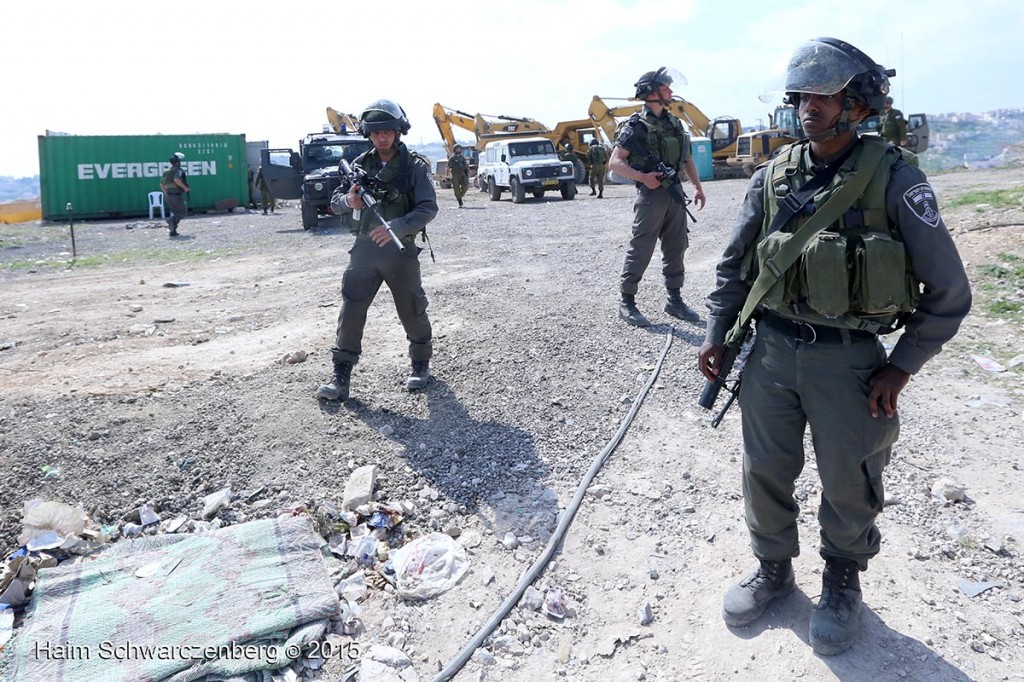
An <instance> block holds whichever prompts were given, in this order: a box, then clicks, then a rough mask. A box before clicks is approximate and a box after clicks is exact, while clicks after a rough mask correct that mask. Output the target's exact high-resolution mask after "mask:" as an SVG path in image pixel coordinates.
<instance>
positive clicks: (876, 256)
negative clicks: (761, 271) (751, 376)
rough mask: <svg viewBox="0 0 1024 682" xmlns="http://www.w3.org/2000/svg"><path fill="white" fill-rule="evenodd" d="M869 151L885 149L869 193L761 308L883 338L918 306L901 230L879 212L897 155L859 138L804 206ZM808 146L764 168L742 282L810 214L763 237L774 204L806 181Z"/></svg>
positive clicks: (817, 200) (824, 196)
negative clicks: (759, 220)
mask: <svg viewBox="0 0 1024 682" xmlns="http://www.w3.org/2000/svg"><path fill="white" fill-rule="evenodd" d="M870 144H880V145H886V152H885V154H886V156H885V160H883V162H882V164H881V165H880V166H879V169H878V171H877V172H876V173H875V175H874V176H873V177H872V178H871V180H870V182H869V183H868V187H867V189H866V190H865V191H864V193H863V194H862V195H861V196H860V197H859V198H858V199H857V201H856V202H854V204H853V205H852V206H850V207H849V208H848V209H847V210H846V212H845V213H844V214H843V216H842V217H841V218H840V219H839V220H838V221H837V222H836V223H834V224H833V225H830V226H829V227H827V228H826V229H825V230H823V231H821V232H820V233H818V235H817V236H816V237H815V238H814V239H813V240H812V241H811V243H810V244H809V245H808V246H807V247H805V248H804V251H803V253H802V254H801V256H800V258H799V259H798V260H797V261H796V263H794V264H793V265H792V266H791V267H790V268H789V269H788V270H786V272H785V274H784V275H783V277H782V278H781V279H779V281H778V282H776V283H775V286H773V287H772V288H771V289H769V291H768V293H767V294H766V295H765V297H764V299H763V300H762V302H761V305H762V306H763V307H764V308H767V309H770V310H776V311H778V312H779V313H781V314H783V315H785V316H787V317H791V318H795V319H799V320H804V321H807V322H810V323H812V324H814V323H817V324H825V325H830V326H833V327H846V328H850V329H864V330H868V331H872V332H875V333H887V332H889V331H892V330H893V329H894V328H895V326H898V324H897V323H898V321H899V320H900V316H901V315H906V314H907V313H909V312H911V311H912V310H914V308H915V307H916V305H917V303H918V300H919V299H920V291H921V285H920V282H919V281H918V279H917V277H916V276H915V275H914V272H913V268H912V265H911V263H910V258H909V256H908V254H907V251H906V248H905V247H904V244H903V239H902V237H901V235H900V232H899V229H898V227H897V226H896V225H894V224H892V223H890V222H889V217H888V214H887V213H886V210H885V189H886V186H887V185H888V184H889V177H890V174H891V172H892V165H893V164H894V163H896V161H898V160H899V159H900V157H901V154H900V151H899V149H898V148H896V147H892V146H890V145H888V144H887V143H885V142H884V141H882V140H880V139H879V138H876V137H863V138H861V143H860V144H859V145H858V146H857V148H855V149H854V150H853V152H852V153H851V154H850V157H849V158H848V159H847V160H846V161H845V162H844V163H843V165H842V167H841V168H840V170H839V172H838V173H837V174H836V177H835V178H833V179H832V181H831V183H829V185H828V186H827V187H825V188H824V189H823V190H822V191H821V192H819V193H818V194H817V195H816V196H815V197H814V199H813V201H812V202H809V203H808V206H810V205H811V204H814V205H820V204H823V203H824V202H826V201H827V200H828V199H829V197H831V196H832V195H833V194H835V193H836V192H837V191H838V190H839V189H840V188H841V187H842V186H843V184H844V183H845V182H846V181H847V180H848V178H849V177H850V174H851V173H852V172H854V171H856V170H857V165H858V163H859V161H860V157H861V153H862V151H863V149H864V147H865V146H866V145H870ZM807 145H808V143H807V142H799V143H796V144H793V145H790V146H789V147H788V148H784V149H783V151H782V153H780V154H779V155H778V156H777V157H776V158H775V159H773V160H772V161H770V162H769V165H768V168H767V174H766V176H765V188H764V209H765V220H764V223H763V224H762V226H761V234H760V237H759V240H758V244H757V248H756V250H751V252H750V253H749V254H748V256H750V257H749V258H748V259H747V260H746V261H745V263H744V269H745V273H744V274H745V275H746V277H747V279H748V281H753V276H752V275H753V274H755V273H753V272H752V268H751V267H750V265H751V261H752V260H753V258H754V257H756V258H757V264H758V268H761V267H763V266H764V263H765V262H766V261H767V260H769V259H770V258H772V257H773V256H774V255H775V254H776V253H778V251H779V249H780V248H781V247H782V245H783V244H784V243H785V242H786V241H788V240H789V239H791V238H792V237H793V233H794V232H796V231H797V230H799V229H800V227H801V226H802V225H803V224H804V223H805V222H807V220H808V219H809V218H810V215H811V214H813V210H808V209H807V207H805V209H804V210H803V211H802V212H801V213H799V214H797V215H796V216H794V217H793V218H792V219H790V221H789V223H787V224H786V225H785V226H783V228H782V229H781V230H779V231H778V232H775V233H774V234H767V229H768V227H769V226H770V225H771V223H772V220H773V219H774V217H775V214H776V213H777V212H778V210H779V202H780V201H781V200H782V199H783V198H784V197H785V195H786V194H788V193H790V192H793V191H797V190H799V189H800V187H802V186H803V185H804V183H805V182H806V181H807V180H808V179H809V178H810V174H809V172H808V171H806V170H802V166H803V159H804V155H805V154H806V149H807Z"/></svg>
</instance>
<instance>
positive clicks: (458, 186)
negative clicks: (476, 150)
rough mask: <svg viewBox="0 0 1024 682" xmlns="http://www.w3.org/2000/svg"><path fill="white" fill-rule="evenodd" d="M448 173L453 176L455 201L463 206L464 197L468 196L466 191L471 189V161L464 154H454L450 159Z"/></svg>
mask: <svg viewBox="0 0 1024 682" xmlns="http://www.w3.org/2000/svg"><path fill="white" fill-rule="evenodd" d="M448 172H449V173H451V175H452V190H453V191H454V192H455V200H456V201H458V202H459V206H461V205H462V197H464V196H466V190H467V189H469V161H468V160H467V159H466V157H465V156H463V155H462V154H452V155H451V156H449V157H448Z"/></svg>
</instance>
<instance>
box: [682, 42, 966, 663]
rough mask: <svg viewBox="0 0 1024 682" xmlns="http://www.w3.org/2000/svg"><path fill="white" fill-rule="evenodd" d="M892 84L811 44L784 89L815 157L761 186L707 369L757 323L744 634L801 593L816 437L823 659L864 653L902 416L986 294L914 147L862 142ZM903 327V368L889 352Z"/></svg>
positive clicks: (722, 284) (719, 301) (749, 389)
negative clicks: (864, 126) (974, 292)
mask: <svg viewBox="0 0 1024 682" xmlns="http://www.w3.org/2000/svg"><path fill="white" fill-rule="evenodd" d="M894 75H895V71H892V70H891V69H886V68H885V67H883V66H881V65H879V64H876V63H875V61H874V60H872V59H870V58H869V57H868V56H867V55H866V54H864V53H863V52H861V51H860V50H858V49H857V48H856V47H854V46H853V45H850V44H849V43H847V42H844V41H842V40H838V39H836V38H816V39H814V40H810V41H807V42H806V43H804V44H803V45H801V46H800V47H799V48H797V50H796V51H795V52H794V53H793V55H792V57H791V58H790V60H789V62H788V67H787V70H786V72H785V74H780V77H779V82H778V85H777V88H774V87H773V88H772V90H776V89H777V90H778V91H782V92H785V93H786V100H785V102H786V104H789V105H791V106H794V107H796V112H797V115H798V116H799V119H800V122H801V123H802V125H803V130H804V133H805V134H806V135H807V140H805V141H802V142H797V143H794V144H792V145H789V146H787V147H782V148H781V150H780V152H779V154H778V155H777V156H775V157H774V158H773V159H772V160H771V161H770V162H768V164H766V165H765V166H762V167H760V168H758V169H757V170H756V171H755V172H754V175H753V176H752V177H751V178H750V182H749V183H748V185H747V193H746V197H745V199H744V201H743V206H742V207H741V209H740V214H739V218H738V219H737V221H736V225H735V227H734V228H733V230H732V236H731V238H730V243H729V244H728V246H727V247H726V249H725V253H724V255H723V256H722V260H721V262H720V263H719V264H718V270H717V281H718V285H717V288H716V289H715V290H714V291H713V292H712V293H711V294H710V296H708V299H707V305H708V308H709V310H710V313H709V315H708V328H707V335H706V340H705V342H704V344H703V345H702V346H701V347H700V350H699V351H698V356H697V362H698V368H699V369H700V371H701V372H702V373H703V374H704V376H705V377H707V379H708V380H709V381H715V379H716V377H717V375H718V372H719V368H721V367H722V361H723V357H724V353H725V344H726V342H727V341H728V342H729V343H733V344H735V343H736V342H737V340H738V339H739V338H741V337H742V336H743V335H744V333H743V331H742V330H743V329H744V327H745V326H746V324H747V323H748V321H749V319H757V320H758V322H757V327H756V330H757V333H756V336H755V338H754V346H753V350H752V351H751V353H750V356H749V358H748V359H747V361H746V365H745V369H744V376H743V381H742V384H741V389H740V395H739V401H740V405H741V407H742V408H743V412H742V428H743V449H744V457H743V498H744V506H745V516H746V522H747V530H748V531H749V534H750V546H751V549H752V550H753V554H754V557H755V558H756V559H757V560H758V566H757V567H756V569H755V570H754V571H753V572H751V573H750V574H748V575H747V576H746V577H744V578H743V579H742V580H740V581H739V582H737V583H736V584H734V585H733V586H732V588H730V589H729V591H728V592H727V593H726V595H725V598H724V599H723V602H722V617H723V619H724V620H725V622H726V624H728V625H729V626H732V627H742V626H744V625H747V624H749V623H752V622H753V621H754V620H756V619H757V618H758V617H759V616H760V615H761V614H762V613H763V612H764V610H765V608H766V607H767V606H768V605H769V604H770V603H772V602H774V601H775V600H777V599H781V598H783V597H785V596H786V595H787V594H789V592H790V591H791V590H792V589H793V586H794V582H795V578H794V572H793V558H794V557H796V556H797V555H798V554H799V553H800V543H799V538H798V530H799V524H798V522H797V521H798V518H800V505H799V504H798V502H797V500H796V499H795V497H794V487H795V481H796V479H797V477H798V476H799V475H800V472H801V470H802V469H803V468H804V460H805V455H804V441H805V431H806V430H807V429H808V427H809V428H810V434H811V441H812V443H813V445H814V459H815V462H816V464H817V466H816V470H817V473H818V476H819V478H820V479H821V501H820V504H819V505H817V506H818V521H819V523H820V545H819V554H820V555H821V557H822V559H823V560H824V564H825V566H824V570H823V571H822V588H821V598H820V599H819V600H818V604H817V606H816V607H815V608H814V610H813V611H812V612H811V618H810V623H809V630H808V632H809V637H808V640H809V641H810V644H811V646H812V648H813V649H814V651H815V652H817V653H818V654H821V655H834V654H839V653H841V652H843V651H845V650H846V649H848V648H849V647H850V646H851V645H852V644H853V642H854V640H855V638H856V636H857V632H858V629H859V621H860V615H861V611H862V595H861V589H860V578H859V574H860V572H861V571H865V570H867V567H868V562H869V560H870V559H872V558H873V557H874V556H875V555H876V554H878V552H879V549H880V548H881V533H880V532H879V529H878V526H877V525H876V524H875V520H876V518H877V517H878V514H879V513H880V512H881V511H882V507H883V503H884V500H885V492H884V489H883V485H882V473H883V470H884V469H885V467H886V465H887V464H888V463H889V459H890V456H891V454H892V446H893V444H894V443H895V442H896V439H897V438H898V436H899V431H900V421H899V414H898V412H897V399H898V398H899V397H900V393H901V392H902V390H903V389H904V387H906V385H907V383H908V382H909V381H910V378H911V376H912V375H913V374H915V373H916V372H918V371H919V370H920V369H921V367H922V366H923V365H924V364H925V363H926V362H927V361H928V360H929V359H930V358H932V357H934V356H935V355H936V354H938V353H939V351H940V350H941V349H942V346H943V344H945V343H946V342H948V341H949V340H950V339H952V338H953V336H954V335H955V334H956V333H957V330H958V329H959V327H960V323H961V322H962V321H963V319H964V317H965V316H966V315H967V313H968V311H969V310H970V308H971V289H970V284H969V282H968V279H967V274H966V273H965V271H964V266H963V263H962V262H961V260H960V256H959V254H958V253H957V249H956V245H955V244H954V243H953V239H952V238H951V237H950V234H949V230H947V229H946V226H945V225H944V224H943V222H942V216H941V215H940V213H939V206H938V202H937V201H936V198H935V193H934V192H933V191H932V188H931V186H930V185H929V184H928V179H927V178H926V177H925V175H924V173H922V172H921V171H920V170H918V169H917V168H915V167H914V166H913V165H911V164H910V163H908V161H907V159H905V158H904V157H903V152H902V151H901V150H900V148H899V147H894V146H892V145H890V144H888V143H886V142H884V141H882V140H880V139H878V138H877V137H875V136H873V135H872V136H863V137H860V136H858V135H857V125H858V123H860V122H861V121H863V120H864V119H865V118H867V117H868V116H871V115H874V114H878V113H879V111H881V109H882V107H883V106H884V101H885V96H886V94H887V93H888V92H889V77H890V76H894ZM899 327H902V328H903V333H902V335H901V336H900V337H899V339H898V340H897V341H896V345H895V347H894V348H893V349H892V352H891V353H889V354H888V356H887V355H886V351H885V349H884V347H883V346H882V343H881V341H880V340H879V337H878V335H879V334H889V333H891V332H893V331H895V330H896V329H897V328H899Z"/></svg>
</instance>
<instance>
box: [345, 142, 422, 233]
mask: <svg viewBox="0 0 1024 682" xmlns="http://www.w3.org/2000/svg"><path fill="white" fill-rule="evenodd" d="M416 159H419V160H420V161H422V162H424V163H426V164H428V165H429V164H430V161H428V160H427V159H426V157H424V156H421V155H419V154H417V153H416V152H410V151H409V148H408V147H406V146H405V145H404V144H402V145H400V146H399V148H398V154H396V155H395V157H394V158H393V159H391V161H389V162H388V163H387V165H383V164H382V163H381V162H380V158H379V157H378V156H377V154H376V152H375V150H372V149H371V150H370V151H367V152H363V153H362V154H360V155H359V156H358V157H357V158H356V160H355V162H354V163H355V165H357V166H359V167H361V168H362V169H363V170H364V171H366V175H367V176H368V177H370V178H376V179H377V180H379V181H380V183H379V184H380V185H381V186H380V187H378V188H376V189H371V190H370V193H371V194H372V195H373V198H374V199H376V200H377V201H378V202H380V203H378V205H377V208H378V209H380V212H381V215H382V216H384V220H387V221H388V222H391V221H392V220H394V219H395V218H401V217H402V216H404V215H405V214H406V213H408V212H409V211H411V210H412V207H413V204H414V203H415V199H416V197H415V196H414V194H413V188H412V173H413V164H414V163H415V160H416ZM375 184H377V183H375ZM344 223H345V226H346V227H348V229H349V230H350V231H351V232H352V233H353V234H355V235H357V236H360V237H365V236H368V235H369V234H370V231H371V230H373V228H375V227H377V226H378V225H380V221H379V220H377V216H375V215H374V213H373V211H372V210H371V209H369V208H364V209H362V211H361V212H360V215H359V220H358V221H357V220H354V219H353V218H352V214H351V213H346V214H345V216H344ZM415 240H416V235H415V234H412V235H408V236H406V237H403V238H402V242H403V243H404V244H406V245H407V246H408V245H409V244H411V243H412V242H414V241H415Z"/></svg>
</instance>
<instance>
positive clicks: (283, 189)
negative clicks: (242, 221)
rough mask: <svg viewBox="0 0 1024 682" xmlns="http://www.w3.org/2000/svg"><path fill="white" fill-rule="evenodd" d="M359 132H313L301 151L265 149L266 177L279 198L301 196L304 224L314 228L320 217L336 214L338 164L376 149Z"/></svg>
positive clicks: (264, 173) (271, 190) (300, 147)
mask: <svg viewBox="0 0 1024 682" xmlns="http://www.w3.org/2000/svg"><path fill="white" fill-rule="evenodd" d="M372 146H373V145H372V144H371V143H370V141H369V140H367V139H366V138H365V137H363V136H362V135H359V134H343V135H339V134H338V133H310V134H309V135H306V136H305V137H304V138H303V139H301V140H299V150H298V151H297V152H296V151H295V150H293V149H263V150H261V151H260V160H261V163H262V165H263V177H264V178H265V179H266V181H267V183H268V185H269V186H270V193H271V194H273V195H274V197H275V198H277V199H299V201H300V209H301V215H302V227H303V229H306V230H312V229H314V228H316V227H317V226H318V225H319V224H320V217H321V216H325V215H332V212H331V194H333V193H334V190H336V189H337V188H338V187H339V186H340V185H341V177H340V176H339V175H338V164H339V163H340V162H341V160H342V159H345V160H346V161H348V162H349V163H352V162H353V161H355V159H356V157H358V156H359V155H360V154H362V153H363V152H365V151H369V150H370V149H371V148H372Z"/></svg>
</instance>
